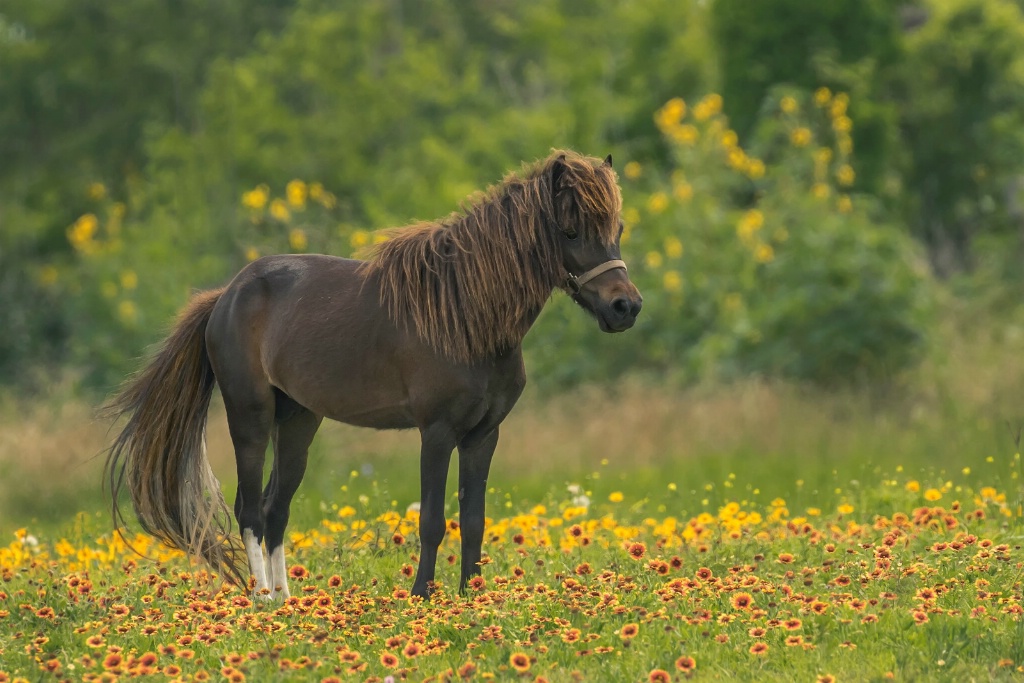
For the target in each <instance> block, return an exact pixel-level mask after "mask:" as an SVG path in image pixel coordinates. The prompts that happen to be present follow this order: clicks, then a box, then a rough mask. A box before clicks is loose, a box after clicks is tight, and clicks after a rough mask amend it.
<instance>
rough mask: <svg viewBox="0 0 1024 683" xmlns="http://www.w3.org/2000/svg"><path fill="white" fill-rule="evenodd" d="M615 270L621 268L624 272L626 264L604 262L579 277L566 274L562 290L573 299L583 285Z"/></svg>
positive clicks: (621, 262) (612, 261) (613, 261)
mask: <svg viewBox="0 0 1024 683" xmlns="http://www.w3.org/2000/svg"><path fill="white" fill-rule="evenodd" d="M616 268H622V269H623V270H626V262H625V261H620V260H618V259H613V260H611V261H605V262H604V263H602V264H600V265H596V266H594V267H593V268H591V269H590V270H588V271H587V272H585V273H583V275H580V276H578V277H577V276H576V275H573V274H572V273H567V277H566V278H565V284H563V285H562V289H564V290H565V292H566V293H567V294H568V295H569V296H571V297H572V298H573V299H575V298H576V295H577V294H579V293H580V290H581V289H583V285H585V284H587V283H588V282H590V281H591V280H593V279H594V278H595V277H597V276H598V275H600V274H602V273H606V272H608V271H609V270H615V269H616Z"/></svg>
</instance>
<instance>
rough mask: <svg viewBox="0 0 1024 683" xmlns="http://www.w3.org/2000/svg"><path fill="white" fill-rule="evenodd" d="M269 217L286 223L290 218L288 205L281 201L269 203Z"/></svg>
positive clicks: (276, 200)
mask: <svg viewBox="0 0 1024 683" xmlns="http://www.w3.org/2000/svg"><path fill="white" fill-rule="evenodd" d="M270 215H271V216H273V217H274V218H276V219H277V220H279V221H281V222H282V223H287V222H288V221H289V220H291V217H292V214H291V212H290V211H289V210H288V205H287V204H285V203H284V200H283V199H275V200H274V201H272V202H270Z"/></svg>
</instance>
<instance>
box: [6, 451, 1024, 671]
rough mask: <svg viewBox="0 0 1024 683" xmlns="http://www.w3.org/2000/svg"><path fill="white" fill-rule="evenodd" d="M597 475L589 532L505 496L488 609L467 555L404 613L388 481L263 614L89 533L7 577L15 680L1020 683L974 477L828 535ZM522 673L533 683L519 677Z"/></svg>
mask: <svg viewBox="0 0 1024 683" xmlns="http://www.w3.org/2000/svg"><path fill="white" fill-rule="evenodd" d="M1011 460H1012V458H1011ZM599 472H600V476H598V477H597V478H594V477H592V478H591V479H590V480H589V481H588V482H587V483H586V484H584V488H585V489H589V493H590V496H589V498H590V502H589V505H588V506H586V509H584V507H583V506H580V505H578V503H579V502H580V501H579V500H575V501H574V500H573V497H574V495H573V493H571V492H568V491H565V490H563V489H561V488H557V487H556V488H549V489H548V493H547V494H546V495H545V496H541V498H542V500H541V504H542V505H543V508H544V509H542V510H541V509H537V508H535V506H534V503H533V502H530V503H524V502H521V501H520V500H519V499H518V498H517V497H516V496H511V497H506V496H505V495H504V493H503V492H502V491H500V490H495V492H494V493H493V494H492V499H491V501H490V502H491V509H492V516H493V520H492V524H491V526H490V531H489V532H488V539H487V542H486V543H485V551H486V553H487V557H488V558H489V562H488V563H487V564H486V565H485V566H484V567H483V577H484V585H483V586H481V587H480V588H478V589H472V590H470V591H469V593H468V594H467V595H466V596H459V595H458V594H457V593H455V592H454V591H453V586H455V585H457V581H458V575H457V562H456V563H455V564H451V562H455V561H456V558H457V556H458V553H459V549H458V545H457V536H458V534H457V531H453V532H451V533H450V534H449V538H448V539H447V540H446V544H445V546H444V548H443V549H442V552H441V558H442V559H441V561H440V562H439V568H438V579H439V581H440V582H441V584H442V592H441V593H440V594H439V595H437V596H435V598H434V600H433V602H432V603H431V604H425V603H422V602H420V601H418V600H416V599H410V598H409V597H408V595H407V591H408V589H409V588H410V585H411V578H410V576H409V575H410V574H411V570H412V568H413V567H414V566H415V563H416V557H417V554H418V548H417V537H416V531H415V516H414V515H406V514H404V510H402V509H401V507H400V508H399V509H398V510H392V506H391V504H390V503H391V501H390V500H388V498H389V496H387V495H380V493H381V483H380V481H379V480H376V479H375V478H372V477H364V476H362V475H359V476H355V477H345V478H344V486H345V487H346V490H345V491H340V490H339V492H338V496H336V497H334V498H332V499H331V501H332V502H331V503H327V504H326V505H325V510H324V511H323V512H322V513H321V514H320V515H316V516H310V517H309V519H310V520H312V519H313V518H314V517H315V518H316V520H317V522H316V523H315V524H307V525H302V524H301V523H300V524H297V525H295V527H294V528H295V530H296V531H297V532H298V531H301V532H305V533H304V534H302V533H297V534H295V535H294V536H293V537H292V547H291V554H290V563H291V566H292V567H293V571H295V572H297V573H296V576H298V577H299V578H298V579H295V580H293V581H292V591H293V594H294V595H295V598H294V599H293V600H292V601H291V602H289V603H288V604H286V605H284V606H278V605H269V606H268V605H264V604H263V603H260V602H258V603H256V604H255V605H253V604H250V602H249V600H248V599H246V598H245V596H244V594H243V593H241V592H240V591H238V590H231V589H224V588H222V587H221V585H220V583H219V582H218V581H216V580H213V581H210V580H209V579H210V577H209V575H208V574H207V573H206V572H205V571H202V570H199V571H196V568H195V567H189V565H188V564H187V563H186V562H185V561H184V560H183V559H181V558H180V557H174V556H165V557H164V558H163V561H162V562H159V563H157V562H153V561H149V560H141V559H138V558H135V559H133V555H132V554H131V553H130V552H129V551H128V550H127V549H125V548H123V547H120V546H118V545H117V544H113V545H112V544H111V542H110V541H109V535H107V534H106V533H105V531H106V528H105V527H104V525H103V524H102V523H101V522H98V521H97V520H93V519H86V518H80V520H79V521H78V523H77V524H76V525H74V526H73V527H68V528H67V529H66V530H65V531H66V532H67V533H66V534H65V537H66V538H67V541H68V543H67V544H66V545H58V543H59V542H60V540H61V538H60V537H59V536H58V535H53V536H42V537H37V538H36V539H35V540H34V541H33V539H28V542H25V541H16V542H15V543H13V544H12V545H11V546H9V547H8V548H6V549H5V550H4V551H3V552H2V553H0V565H2V566H3V569H4V574H3V584H2V587H0V591H2V593H0V624H2V629H0V634H2V635H0V651H2V652H0V661H3V662H4V663H3V665H2V666H0V670H3V671H6V673H7V674H9V675H11V676H14V675H21V676H26V677H27V678H29V679H38V678H39V677H40V676H41V675H42V674H41V671H44V670H46V669H47V668H48V667H49V668H52V669H54V670H56V669H59V671H60V672H61V673H63V674H64V675H65V676H67V677H68V678H70V679H73V680H80V679H82V678H83V676H84V675H85V674H87V673H92V674H97V675H98V674H100V673H102V672H103V671H104V670H105V669H104V665H103V662H104V660H106V661H107V664H108V666H107V669H114V670H115V671H117V672H118V673H119V674H120V675H121V676H122V677H132V676H134V675H149V674H153V675H155V674H156V673H158V672H160V671H161V670H162V671H163V672H164V673H165V674H167V675H168V676H169V677H170V678H176V677H182V678H183V679H184V680H189V679H190V678H191V679H193V680H194V679H195V677H196V676H197V675H198V676H199V678H202V675H203V674H202V673H201V672H206V673H208V674H210V675H211V676H213V677H214V678H217V679H220V678H221V677H222V675H224V674H223V672H222V669H223V668H224V667H231V669H230V670H228V671H227V676H228V677H230V675H232V671H235V672H239V673H241V674H242V675H243V676H245V677H247V678H248V679H249V680H322V679H323V678H328V677H330V676H339V677H341V678H343V679H344V678H346V677H348V676H353V677H355V679H357V680H364V679H368V678H369V679H372V677H374V676H376V677H378V678H377V679H378V680H380V679H381V678H383V677H384V676H387V675H392V676H396V677H398V678H408V679H409V680H423V679H425V678H428V677H431V676H435V677H436V676H439V675H442V674H444V672H446V671H448V670H449V669H451V670H453V671H456V675H457V670H458V669H459V668H460V667H463V666H465V665H467V664H471V665H472V666H474V667H475V677H476V678H475V679H477V680H482V679H485V678H486V675H488V674H489V675H493V676H494V677H496V678H497V679H499V680H511V679H518V678H522V679H524V680H533V678H534V677H535V676H538V675H541V676H545V677H546V678H548V679H549V680H552V681H561V680H565V681H568V680H574V679H577V678H578V677H582V680H623V681H630V680H648V678H649V676H650V675H651V673H652V671H655V670H656V669H661V670H664V671H665V672H667V673H668V674H669V675H670V676H671V678H672V679H682V678H684V677H686V676H687V673H686V672H683V671H680V670H678V669H677V668H676V661H677V660H678V659H679V658H680V657H692V658H693V660H694V662H695V663H696V669H695V670H694V671H693V672H690V675H692V676H693V677H695V678H698V679H700V678H703V679H718V680H732V679H739V680H779V681H783V680H815V678H816V677H817V676H819V675H832V676H836V677H837V679H838V680H883V679H885V677H886V676H887V674H888V673H890V672H892V673H893V674H894V675H895V676H896V677H897V678H899V679H901V680H950V681H954V680H969V679H972V678H973V679H984V680H989V679H1003V678H1005V679H1007V680H1009V679H1010V678H1012V677H1014V676H1016V675H1018V673H1017V667H1018V666H1020V665H1022V664H1024V638H1022V636H1024V625H1022V622H1021V614H1022V613H1024V607H1022V605H1024V598H1022V595H1021V592H1022V591H1021V579H1022V575H1024V570H1022V567H1024V562H1022V560H1024V555H1022V553H1021V549H1020V545H1019V539H1020V538H1021V532H1022V531H1024V524H1022V519H1021V516H1020V511H1019V509H1018V508H1017V504H1016V503H1015V502H1014V501H1013V500H1012V499H1010V498H1006V497H1004V496H1005V491H1004V490H1002V489H996V490H988V489H985V490H982V488H981V487H978V486H975V485H973V484H972V483H970V482H971V480H972V479H973V476H960V477H958V478H956V479H955V480H954V481H952V482H950V483H949V485H948V486H947V485H944V484H940V483H938V482H937V481H936V484H935V489H934V490H931V491H929V488H930V487H929V486H928V485H927V484H924V485H923V486H915V485H914V484H913V483H911V479H910V478H909V477H908V476H907V473H906V472H904V473H895V472H888V473H884V474H883V475H882V476H881V477H876V478H874V479H871V480H863V481H862V483H861V484H860V486H859V487H858V491H859V494H858V496H857V497H856V499H855V500H854V499H853V498H851V497H850V496H846V495H844V494H835V493H832V494H828V495H826V494H824V493H822V492H821V491H819V493H818V494H817V497H816V498H814V500H815V501H817V502H819V503H820V502H821V501H825V500H831V501H832V503H833V504H832V505H824V504H823V507H822V508H821V509H820V511H816V510H813V509H812V510H807V509H806V508H804V507H803V503H799V502H797V501H796V499H797V498H800V497H801V496H802V495H803V494H801V493H799V492H797V493H795V494H794V498H793V499H786V500H785V501H782V500H772V499H769V498H768V496H769V495H771V494H769V493H762V494H755V495H748V493H752V491H753V490H754V488H755V487H754V481H752V480H751V479H749V478H748V477H747V475H746V474H745V473H742V472H741V473H739V474H737V475H736V477H735V479H732V478H726V481H729V482H732V487H731V489H730V488H728V487H723V488H724V489H725V490H726V491H732V492H735V493H736V495H735V496H733V497H731V498H730V496H728V495H726V494H722V495H718V494H717V493H716V492H717V491H718V488H717V487H718V482H717V481H715V482H710V481H709V482H708V483H709V484H712V483H713V484H714V486H712V491H710V492H708V491H704V487H703V486H697V487H695V490H697V491H703V492H704V493H705V494H706V495H708V496H717V498H718V502H717V503H712V502H711V501H710V500H708V501H707V503H706V504H705V502H704V499H703V498H702V499H700V500H692V498H694V496H693V494H691V493H690V492H689V491H685V490H682V489H681V488H680V487H679V485H678V484H677V486H676V490H675V491H673V490H671V489H670V487H669V486H668V484H667V483H666V484H665V485H663V486H659V487H657V489H656V490H651V489H649V488H648V487H646V486H639V487H637V486H631V485H630V483H629V482H627V481H625V480H623V479H621V478H620V477H618V476H612V475H610V474H608V473H605V472H601V471H600V470H599ZM670 483H671V482H670ZM908 484H909V485H908ZM805 486H806V484H805ZM758 487H760V484H759V485H758ZM801 488H802V487H801ZM538 490H539V489H538ZM744 492H747V493H744ZM613 494H614V495H613ZM697 495H702V494H701V493H698V494H697ZM754 498H756V499H757V500H753V499H754ZM727 500H728V501H729V503H731V504H729V503H726V502H725V501H727ZM808 500H810V498H808ZM841 500H842V501H846V502H843V503H839V501H841ZM345 501H348V503H350V504H351V507H352V508H353V509H351V510H345V511H344V513H343V514H342V515H339V511H341V508H343V507H345V505H347V504H348V503H346V502H345ZM504 501H508V502H509V503H510V507H509V506H508V505H506V504H505V502H504ZM744 501H746V502H744ZM840 505H842V506H843V507H840ZM954 511H955V512H954ZM979 514H980V515H981V516H980V517H979V516H978V515H979ZM356 521H359V522H360V523H365V526H364V527H361V528H355V527H356V526H359V525H356V524H354V522H356ZM687 529H688V530H687ZM574 532H575V534H578V535H574ZM29 533H32V530H31V529H30V530H29ZM395 533H398V534H399V535H400V540H401V541H402V543H401V545H396V543H395V542H394V540H393V536H394V534H395ZM517 534H520V535H521V537H518V538H517ZM582 539H586V541H587V542H586V543H583V542H582ZM139 540H140V542H142V543H145V541H144V540H142V539H139ZM35 543H37V544H35ZM636 544H642V545H636ZM83 548H88V549H91V551H92V552H91V554H90V552H89V551H83ZM631 550H632V551H635V552H636V553H637V554H639V553H641V552H642V557H639V558H638V557H634V556H633V555H632V554H631ZM148 552H149V553H150V554H153V553H155V552H157V551H156V549H154V548H152V547H149V548H148ZM83 560H84V562H83ZM661 563H664V564H661ZM708 570H710V575H709V574H708ZM87 582H88V585H89V586H90V589H89V590H88V591H86V590H84V589H83V587H84V586H85V585H86V584H87ZM979 591H983V592H979ZM744 596H746V599H749V600H750V601H751V603H752V604H751V605H746V604H743V599H744ZM979 606H980V607H983V608H984V609H983V611H978V610H977V609H976V608H978V607H979ZM47 608H49V609H47ZM792 620H797V621H792ZM787 622H788V626H787ZM918 622H921V623H918ZM634 628H635V630H636V635H635V636H632V637H630V633H631V632H632V630H633V629H634ZM762 631H763V633H762ZM792 637H799V639H798V640H797V641H793V640H790V641H789V644H787V638H792ZM756 643H765V644H766V645H767V646H768V649H767V650H766V651H765V652H764V653H763V654H755V653H753V652H751V648H752V647H754V645H755V644H756ZM410 644H412V647H410ZM406 648H409V649H408V650H406ZM184 650H188V651H191V652H192V653H193V654H192V656H190V657H188V656H183V655H182V651H184ZM353 652H354V653H358V658H356V659H353V660H352V661H348V660H346V658H347V657H353V655H351V654H345V653H353ZM146 653H151V654H152V655H154V656H155V657H156V659H155V661H154V662H153V663H152V664H151V665H149V666H148V668H147V666H145V665H144V664H143V663H142V662H144V661H149V660H148V658H147V659H143V657H144V655H146ZM517 654H522V655H523V656H525V657H526V659H525V660H523V661H529V671H528V672H526V673H523V674H519V673H517V672H516V671H515V670H514V669H513V668H512V665H511V658H512V657H513V655H517ZM110 655H114V656H113V657H110ZM236 655H237V657H236ZM389 655H393V656H394V660H393V662H392V661H391V660H389ZM83 657H84V658H85V659H83ZM118 657H119V658H120V664H115V663H114V662H115V661H116V660H117V659H118ZM236 660H237V661H236ZM517 661H519V660H517ZM232 662H236V663H234V664H233V663H232ZM685 663H688V662H687V661H684V662H680V665H683V664H685ZM362 664H365V667H363V668H362V669H360V670H358V671H350V670H349V669H350V668H351V667H353V666H356V667H358V666H360V665H362ZM392 664H393V666H392ZM166 667H170V668H169V669H167V668H166ZM290 667H299V668H290ZM655 675H657V674H655ZM435 680H436V679H435Z"/></svg>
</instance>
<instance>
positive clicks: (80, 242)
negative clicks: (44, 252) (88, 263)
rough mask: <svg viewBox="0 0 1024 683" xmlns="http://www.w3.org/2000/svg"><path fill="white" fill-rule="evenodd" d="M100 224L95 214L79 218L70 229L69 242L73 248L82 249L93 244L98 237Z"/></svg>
mask: <svg viewBox="0 0 1024 683" xmlns="http://www.w3.org/2000/svg"><path fill="white" fill-rule="evenodd" d="M99 224H100V222H99V219H97V218H96V215H95V214H92V213H87V214H85V215H83V216H79V218H78V220H77V221H75V222H74V224H73V225H72V226H71V227H70V228H68V241H69V242H71V246H73V247H75V248H76V249H81V248H83V247H84V246H85V245H86V244H87V243H89V242H91V241H92V239H93V237H95V235H96V229H97V228H98V227H99Z"/></svg>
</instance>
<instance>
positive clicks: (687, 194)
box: [672, 180, 693, 202]
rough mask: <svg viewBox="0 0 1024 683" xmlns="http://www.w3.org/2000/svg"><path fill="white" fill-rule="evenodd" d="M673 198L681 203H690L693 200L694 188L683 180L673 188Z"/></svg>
mask: <svg viewBox="0 0 1024 683" xmlns="http://www.w3.org/2000/svg"><path fill="white" fill-rule="evenodd" d="M672 196H673V197H675V198H676V199H678V200H679V201H681V202H688V201H690V199H692V198H693V186H692V185H690V183H688V182H686V181H685V180H683V181H682V182H678V183H676V184H675V185H674V186H673V187H672Z"/></svg>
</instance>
